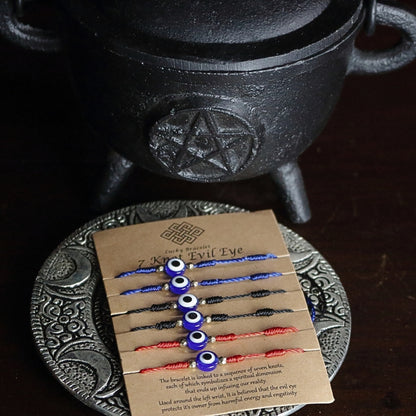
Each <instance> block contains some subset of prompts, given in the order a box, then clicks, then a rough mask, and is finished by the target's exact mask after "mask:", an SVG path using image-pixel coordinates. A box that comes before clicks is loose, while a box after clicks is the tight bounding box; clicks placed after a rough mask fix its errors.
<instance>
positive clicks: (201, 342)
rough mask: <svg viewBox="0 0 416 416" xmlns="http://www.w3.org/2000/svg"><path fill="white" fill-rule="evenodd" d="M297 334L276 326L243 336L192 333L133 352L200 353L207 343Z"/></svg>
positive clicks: (290, 327)
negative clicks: (178, 350)
mask: <svg viewBox="0 0 416 416" xmlns="http://www.w3.org/2000/svg"><path fill="white" fill-rule="evenodd" d="M294 332H298V329H297V328H295V327H294V326H289V327H281V326H276V327H272V328H267V329H265V330H264V331H256V332H246V333H244V334H232V333H231V334H226V335H216V336H211V337H209V336H208V335H207V334H206V333H205V332H204V331H192V332H190V333H189V334H188V335H187V337H186V338H184V339H182V340H180V341H163V342H159V343H157V344H153V345H147V346H141V347H137V348H135V350H134V351H137V352H139V351H149V350H155V349H169V348H179V347H188V348H189V349H191V350H194V351H200V350H202V349H204V348H205V347H206V346H207V344H208V343H214V342H230V341H235V340H237V339H246V338H253V337H259V336H262V335H264V336H266V337H270V336H274V335H284V334H289V333H294Z"/></svg>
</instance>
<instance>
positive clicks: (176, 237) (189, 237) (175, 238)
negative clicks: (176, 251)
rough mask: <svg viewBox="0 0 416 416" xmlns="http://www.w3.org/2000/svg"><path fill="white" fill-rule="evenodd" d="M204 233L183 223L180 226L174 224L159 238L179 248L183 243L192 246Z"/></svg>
mask: <svg viewBox="0 0 416 416" xmlns="http://www.w3.org/2000/svg"><path fill="white" fill-rule="evenodd" d="M204 231H205V230H204V229H203V228H200V227H197V226H195V225H192V224H189V223H188V222H185V221H184V222H181V223H180V224H178V223H176V222H174V223H173V224H172V225H170V226H169V228H167V229H166V230H165V231H163V233H162V234H160V236H161V237H162V238H165V239H166V240H169V241H172V243H175V244H178V245H180V246H181V245H182V244H184V243H187V244H192V243H193V242H194V241H195V240H196V239H197V238H198V237H199V236H200V235H201V234H202V233H203V232H204Z"/></svg>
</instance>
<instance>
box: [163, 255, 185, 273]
mask: <svg viewBox="0 0 416 416" xmlns="http://www.w3.org/2000/svg"><path fill="white" fill-rule="evenodd" d="M164 270H165V273H166V274H167V275H168V276H170V277H175V276H180V275H183V274H184V273H185V270H186V264H185V262H184V261H183V260H181V259H179V258H173V259H170V260H168V262H167V263H166V264H165V267H164Z"/></svg>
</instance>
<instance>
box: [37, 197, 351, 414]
mask: <svg viewBox="0 0 416 416" xmlns="http://www.w3.org/2000/svg"><path fill="white" fill-rule="evenodd" d="M242 211H243V210H242V209H240V208H236V207H233V206H230V205H224V204H217V203H212V202H202V201H169V202H163V201H162V202H151V203H144V204H140V205H136V206H131V207H127V208H124V209H120V210H117V211H113V212H110V213H109V214H106V215H103V216H101V217H98V218H97V219H95V220H93V221H91V222H89V223H87V224H85V225H84V226H83V227H81V228H79V229H78V230H77V231H75V232H74V233H73V234H72V235H70V236H69V237H68V238H67V239H65V240H64V241H63V242H62V243H61V244H60V245H59V246H58V247H57V248H56V250H55V251H54V252H53V253H52V254H51V255H50V256H49V257H48V259H47V260H46V262H45V264H44V265H43V266H42V268H41V270H40V272H39V275H38V276H37V278H36V282H35V285H34V288H33V294H32V304H31V325H32V332H33V336H34V339H35V343H36V346H37V348H38V350H39V352H40V354H41V356H42V358H43V360H44V361H45V363H46V365H47V366H48V368H49V369H50V370H51V372H52V373H53V375H54V376H55V377H56V378H57V379H58V380H59V381H60V383H61V384H63V386H64V387H65V388H67V389H68V390H69V391H70V392H71V393H72V394H73V395H74V396H75V397H77V398H78V399H79V400H81V401H82V402H83V403H85V404H86V405H88V406H90V407H92V408H94V409H96V410H98V411H99V412H101V413H103V414H105V415H111V416H115V415H123V416H129V415H130V411H129V406H128V401H127V397H126V391H125V387H124V382H123V376H122V373H121V367H120V362H119V358H118V353H117V347H116V344H115V339H114V334H113V329H112V325H111V318H110V313H109V310H108V305H107V301H106V298H105V294H104V288H103V285H102V283H101V276H100V269H99V265H98V261H97V257H96V254H95V249H94V244H93V241H92V234H93V233H94V232H96V231H99V230H106V229H108V228H114V227H124V226H126V225H131V224H138V223H142V222H148V221H157V220H161V219H167V218H181V217H189V216H195V215H214V214H221V213H226V212H242ZM281 230H282V233H283V237H284V239H285V241H286V244H287V246H288V248H289V252H290V256H291V259H292V261H293V263H294V266H295V269H296V272H297V274H298V277H299V280H300V283H301V286H302V288H303V290H304V291H305V293H306V294H307V295H308V296H309V298H310V299H311V301H312V302H313V304H314V305H315V309H316V320H315V329H316V331H317V334H318V338H319V342H320V345H321V349H322V354H323V357H324V361H325V365H326V368H327V371H328V375H329V378H330V379H332V378H333V377H334V376H335V374H336V372H337V371H338V369H339V368H340V366H341V364H342V362H343V360H344V358H345V355H346V353H347V349H348V343H349V338H350V331H351V313H350V308H349V304H348V299H347V296H346V294H345V291H344V288H343V287H342V284H341V282H340V280H339V278H338V276H337V275H336V274H335V272H334V270H333V269H332V267H331V266H330V265H329V264H328V262H327V261H326V260H325V259H324V258H323V257H322V256H321V255H320V254H319V253H318V252H317V251H316V250H315V249H314V248H313V247H312V246H311V245H310V244H309V243H308V242H307V241H305V240H304V239H303V238H301V237H300V236H298V235H297V234H295V233H294V232H293V231H291V230H289V229H288V228H286V227H284V226H281ZM301 407H302V406H289V407H277V408H274V409H262V410H260V411H256V412H240V413H239V415H241V416H242V415H247V416H249V415H257V416H266V415H267V416H273V415H289V414H291V413H293V412H295V411H296V410H298V409H300V408H301Z"/></svg>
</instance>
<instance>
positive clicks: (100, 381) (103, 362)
mask: <svg viewBox="0 0 416 416" xmlns="http://www.w3.org/2000/svg"><path fill="white" fill-rule="evenodd" d="M59 361H60V362H66V361H71V362H76V363H81V364H85V365H87V366H88V367H91V364H92V363H94V367H93V368H94V370H95V372H96V374H97V383H96V385H95V389H94V391H93V392H92V393H91V395H92V396H94V395H95V394H97V393H98V392H100V391H102V390H103V389H104V387H106V386H107V384H108V382H109V381H110V378H111V375H112V368H111V364H110V361H109V360H108V359H107V358H106V357H105V356H104V355H102V354H100V353H99V352H96V351H92V350H76V351H70V352H67V353H66V354H64V355H63V356H62V357H61V359H60V360H59Z"/></svg>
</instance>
